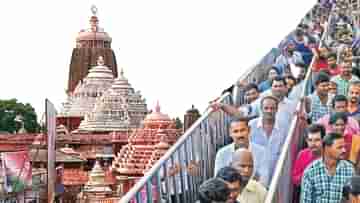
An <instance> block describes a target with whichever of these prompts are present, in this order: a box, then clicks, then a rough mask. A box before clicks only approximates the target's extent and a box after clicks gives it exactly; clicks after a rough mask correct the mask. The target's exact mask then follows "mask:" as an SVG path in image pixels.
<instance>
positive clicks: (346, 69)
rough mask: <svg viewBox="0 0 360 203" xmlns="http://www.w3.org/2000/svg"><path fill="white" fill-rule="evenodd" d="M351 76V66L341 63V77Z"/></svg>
mask: <svg viewBox="0 0 360 203" xmlns="http://www.w3.org/2000/svg"><path fill="white" fill-rule="evenodd" d="M351 75H352V66H351V64H349V63H341V76H342V77H345V78H349V77H351Z"/></svg>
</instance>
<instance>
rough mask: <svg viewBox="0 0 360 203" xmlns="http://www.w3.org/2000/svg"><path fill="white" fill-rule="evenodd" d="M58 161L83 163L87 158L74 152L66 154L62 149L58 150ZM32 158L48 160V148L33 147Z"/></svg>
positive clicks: (32, 159) (36, 160)
mask: <svg viewBox="0 0 360 203" xmlns="http://www.w3.org/2000/svg"><path fill="white" fill-rule="evenodd" d="M55 156H56V162H61V163H82V162H85V161H86V160H85V159H83V158H81V157H80V156H76V155H74V154H71V155H70V154H66V153H64V152H61V151H56V155H55ZM30 158H31V161H32V162H47V149H32V150H31V151H30Z"/></svg>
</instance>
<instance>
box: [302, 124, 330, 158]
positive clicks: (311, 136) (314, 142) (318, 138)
mask: <svg viewBox="0 0 360 203" xmlns="http://www.w3.org/2000/svg"><path fill="white" fill-rule="evenodd" d="M324 136H325V128H324V126H322V125H320V124H312V125H311V126H310V127H309V128H308V134H307V136H306V143H307V145H308V147H309V149H311V151H312V152H313V154H316V155H320V153H321V148H322V139H323V137H324Z"/></svg>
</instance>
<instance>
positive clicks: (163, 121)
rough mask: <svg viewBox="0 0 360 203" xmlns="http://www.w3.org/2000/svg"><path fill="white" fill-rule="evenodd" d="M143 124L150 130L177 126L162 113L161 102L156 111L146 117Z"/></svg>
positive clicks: (157, 104)
mask: <svg viewBox="0 0 360 203" xmlns="http://www.w3.org/2000/svg"><path fill="white" fill-rule="evenodd" d="M143 124H144V126H145V127H146V128H150V129H156V128H169V127H170V126H173V125H175V123H174V121H173V120H171V118H170V117H169V116H168V115H167V114H164V113H161V111H160V105H159V102H157V103H156V106H155V109H154V111H153V112H152V113H151V114H148V115H147V116H146V118H145V119H144V121H143Z"/></svg>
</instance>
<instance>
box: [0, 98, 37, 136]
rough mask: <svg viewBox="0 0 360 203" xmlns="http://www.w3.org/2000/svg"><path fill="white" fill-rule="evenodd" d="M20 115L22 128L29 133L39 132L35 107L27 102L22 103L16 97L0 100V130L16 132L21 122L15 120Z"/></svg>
mask: <svg viewBox="0 0 360 203" xmlns="http://www.w3.org/2000/svg"><path fill="white" fill-rule="evenodd" d="M17 116H21V118H22V121H23V122H24V128H25V130H26V131H27V132H29V133H35V132H39V130H40V125H39V124H38V122H37V116H36V112H35V109H34V108H33V107H32V106H31V105H30V104H29V103H26V104H23V103H20V102H18V101H17V99H10V100H0V131H3V132H4V131H5V132H9V133H16V132H18V130H19V129H20V128H21V123H20V122H18V121H15V120H16V119H15V118H16V117H17Z"/></svg>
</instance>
